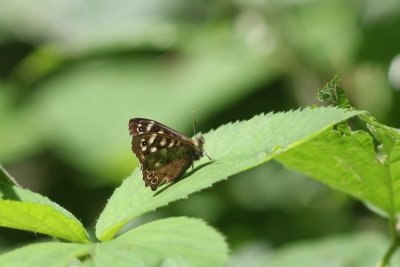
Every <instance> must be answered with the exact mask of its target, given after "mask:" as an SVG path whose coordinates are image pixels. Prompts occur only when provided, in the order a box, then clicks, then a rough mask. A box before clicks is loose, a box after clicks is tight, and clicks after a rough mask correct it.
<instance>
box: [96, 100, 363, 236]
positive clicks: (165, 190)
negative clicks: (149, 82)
mask: <svg viewBox="0 0 400 267" xmlns="http://www.w3.org/2000/svg"><path fill="white" fill-rule="evenodd" d="M359 113H360V112H358V111H352V112H346V111H344V110H341V109H337V108H318V109H310V108H307V109H304V110H301V111H300V110H297V111H291V112H286V113H276V114H272V113H269V114H267V115H259V116H256V117H254V118H252V119H251V120H248V121H242V122H235V123H231V124H227V125H224V126H221V127H220V128H218V129H217V130H214V131H211V132H209V133H207V134H205V135H204V137H205V140H206V143H205V150H206V151H207V153H208V154H209V155H210V157H211V158H213V159H215V162H210V161H209V160H208V159H206V158H203V159H202V160H200V161H199V162H196V167H195V170H194V171H191V172H189V173H188V174H187V175H186V176H185V177H184V179H181V180H180V181H179V182H176V183H175V184H173V185H172V186H169V187H165V186H164V187H162V188H161V189H159V190H158V191H157V192H156V193H154V192H152V191H151V190H150V189H149V188H145V187H144V184H143V181H142V176H141V173H140V171H139V169H138V168H137V169H135V171H134V172H133V173H132V175H131V176H130V177H129V178H127V179H126V180H125V181H124V182H123V184H122V185H121V186H120V187H119V188H118V189H117V190H115V192H114V194H113V196H112V197H111V198H110V200H109V202H108V204H107V206H106V208H105V209H104V211H103V213H102V214H101V215H100V218H99V220H98V221H97V225H96V235H97V237H98V238H99V239H100V240H109V239H111V238H112V237H113V236H114V235H115V234H116V233H117V232H118V231H119V230H120V229H121V227H122V226H124V225H125V224H126V223H127V222H129V221H130V220H132V219H134V218H135V217H137V216H139V215H141V214H143V213H146V212H149V211H151V210H154V209H156V208H158V207H161V206H165V205H167V204H168V203H169V202H171V201H175V200H178V199H181V198H185V197H187V196H188V195H189V194H191V193H193V192H196V191H199V190H201V189H203V188H207V187H210V186H211V185H212V184H213V183H215V182H218V181H221V180H223V179H226V178H227V177H228V176H231V175H233V174H236V173H239V172H242V171H244V170H247V169H249V168H252V167H255V166H257V165H259V164H262V163H264V162H266V161H268V160H270V159H271V158H272V157H273V156H275V155H277V154H279V153H280V152H282V151H285V150H289V149H290V148H292V147H295V146H297V145H299V144H301V143H302V142H305V141H306V140H307V139H309V138H311V137H313V136H315V135H317V134H319V133H320V132H322V131H323V130H324V129H327V128H330V127H331V126H332V125H334V124H336V123H338V122H341V121H343V120H346V119H348V118H350V117H352V116H354V115H357V114H359Z"/></svg>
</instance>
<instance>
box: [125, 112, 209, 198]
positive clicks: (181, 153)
mask: <svg viewBox="0 0 400 267" xmlns="http://www.w3.org/2000/svg"><path fill="white" fill-rule="evenodd" d="M129 133H130V135H131V136H132V150H133V152H134V153H135V155H136V156H137V158H138V159H139V162H140V164H141V171H142V175H143V180H144V182H145V185H146V186H150V188H151V189H152V190H156V189H157V187H158V186H160V185H162V184H164V183H169V182H172V181H174V180H176V179H178V178H179V177H181V176H182V175H183V174H184V173H185V172H186V170H187V169H188V168H189V167H190V166H192V165H193V161H195V160H198V159H200V158H201V157H203V155H204V149H203V144H204V138H203V136H201V135H199V136H197V137H196V138H195V139H194V140H192V139H190V138H189V137H186V136H185V135H183V134H181V133H179V132H177V131H175V130H173V129H171V128H169V127H167V126H165V125H163V124H161V123H159V122H156V121H153V120H149V119H143V118H134V119H131V120H129Z"/></svg>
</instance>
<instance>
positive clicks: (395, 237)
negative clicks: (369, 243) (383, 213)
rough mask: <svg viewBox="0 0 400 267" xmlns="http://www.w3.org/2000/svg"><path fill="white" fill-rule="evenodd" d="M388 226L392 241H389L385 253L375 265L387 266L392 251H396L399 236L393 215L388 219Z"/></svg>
mask: <svg viewBox="0 0 400 267" xmlns="http://www.w3.org/2000/svg"><path fill="white" fill-rule="evenodd" d="M389 228H390V232H391V233H390V234H391V236H392V242H391V243H390V246H389V248H388V249H387V251H386V252H385V255H383V258H382V259H381V260H380V261H379V262H378V263H377V264H376V265H375V267H385V266H388V265H389V263H390V259H391V258H392V256H393V253H394V252H395V251H396V249H397V248H398V247H399V246H400V238H399V235H398V233H397V230H396V219H395V217H394V216H392V217H391V218H390V219H389Z"/></svg>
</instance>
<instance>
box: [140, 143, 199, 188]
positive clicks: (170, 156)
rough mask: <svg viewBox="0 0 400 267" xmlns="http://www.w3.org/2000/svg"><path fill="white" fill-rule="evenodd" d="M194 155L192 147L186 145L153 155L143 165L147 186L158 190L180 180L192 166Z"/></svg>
mask: <svg viewBox="0 0 400 267" xmlns="http://www.w3.org/2000/svg"><path fill="white" fill-rule="evenodd" d="M193 153H194V152H193V149H192V148H191V147H189V146H184V145H183V146H178V147H171V148H164V149H161V150H158V151H157V152H154V153H151V154H150V155H149V156H148V157H146V159H145V161H144V163H143V165H142V175H143V180H144V181H145V185H146V186H150V187H151V189H152V190H156V189H157V187H158V186H160V185H162V184H164V183H169V182H172V181H174V180H176V179H178V178H179V177H180V176H182V174H184V173H185V171H186V170H187V169H188V168H189V167H190V166H191V164H192V162H193Z"/></svg>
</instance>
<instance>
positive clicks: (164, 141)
mask: <svg viewBox="0 0 400 267" xmlns="http://www.w3.org/2000/svg"><path fill="white" fill-rule="evenodd" d="M166 143H167V139H165V138H163V139H161V142H160V146H165V144H166Z"/></svg>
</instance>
